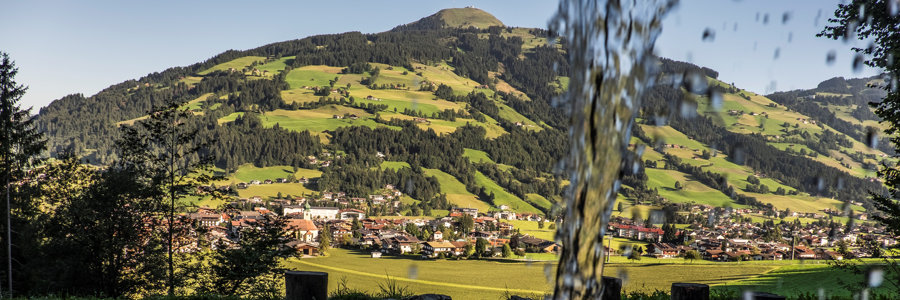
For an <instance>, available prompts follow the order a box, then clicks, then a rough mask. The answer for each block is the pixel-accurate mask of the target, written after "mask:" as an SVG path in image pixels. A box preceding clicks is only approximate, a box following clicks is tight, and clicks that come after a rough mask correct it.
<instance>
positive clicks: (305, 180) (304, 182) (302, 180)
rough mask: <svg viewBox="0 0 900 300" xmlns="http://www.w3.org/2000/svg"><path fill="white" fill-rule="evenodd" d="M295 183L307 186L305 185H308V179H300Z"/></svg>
mask: <svg viewBox="0 0 900 300" xmlns="http://www.w3.org/2000/svg"><path fill="white" fill-rule="evenodd" d="M297 182H299V183H302V184H307V183H309V179H308V178H306V177H300V180H297Z"/></svg>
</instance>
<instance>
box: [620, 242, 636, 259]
mask: <svg viewBox="0 0 900 300" xmlns="http://www.w3.org/2000/svg"><path fill="white" fill-rule="evenodd" d="M619 250H621V251H622V256H624V257H628V256H630V255H631V251H633V250H634V247H633V246H632V245H631V244H627V245H622V246H620V249H619Z"/></svg>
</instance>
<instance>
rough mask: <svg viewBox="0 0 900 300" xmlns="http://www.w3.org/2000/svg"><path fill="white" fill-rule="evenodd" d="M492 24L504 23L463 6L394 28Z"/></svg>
mask: <svg viewBox="0 0 900 300" xmlns="http://www.w3.org/2000/svg"><path fill="white" fill-rule="evenodd" d="M492 26H498V27H503V26H504V25H503V22H500V20H498V19H497V18H496V17H494V15H492V14H490V13H488V12H486V11H483V10H480V9H477V8H474V7H465V8H447V9H442V10H440V11H438V12H437V13H435V14H433V15H430V16H428V17H425V18H422V19H420V20H418V21H416V22H413V23H409V24H406V25H401V26H398V27H397V28H395V29H394V30H402V29H413V28H414V29H419V30H434V29H441V28H469V27H475V28H481V29H486V28H490V27H492Z"/></svg>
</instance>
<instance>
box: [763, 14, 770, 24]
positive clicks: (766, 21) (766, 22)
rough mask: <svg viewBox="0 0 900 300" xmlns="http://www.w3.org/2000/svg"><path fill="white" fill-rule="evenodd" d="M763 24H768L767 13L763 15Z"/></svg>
mask: <svg viewBox="0 0 900 300" xmlns="http://www.w3.org/2000/svg"><path fill="white" fill-rule="evenodd" d="M763 24H769V14H764V15H763Z"/></svg>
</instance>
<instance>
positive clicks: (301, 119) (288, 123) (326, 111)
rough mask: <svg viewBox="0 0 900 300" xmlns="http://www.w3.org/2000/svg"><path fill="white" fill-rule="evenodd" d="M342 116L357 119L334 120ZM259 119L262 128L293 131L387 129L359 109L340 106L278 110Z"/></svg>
mask: <svg viewBox="0 0 900 300" xmlns="http://www.w3.org/2000/svg"><path fill="white" fill-rule="evenodd" d="M344 114H355V115H357V116H359V119H356V120H353V119H350V118H343V119H337V118H334V116H335V115H337V116H343V115H344ZM259 119H260V120H261V121H262V123H263V126H266V127H273V126H275V124H278V125H279V126H280V127H281V128H285V129H289V130H294V131H304V130H308V131H312V132H323V131H327V130H335V129H337V128H340V127H345V126H367V127H370V128H375V127H379V126H385V127H388V126H387V125H383V124H378V123H376V122H375V120H373V119H372V118H370V117H369V114H368V113H366V112H365V111H363V110H361V109H357V108H352V107H346V106H340V105H327V106H323V107H319V108H316V109H309V110H307V109H303V110H283V109H278V110H274V111H270V112H266V113H265V114H264V115H260V116H259Z"/></svg>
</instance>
